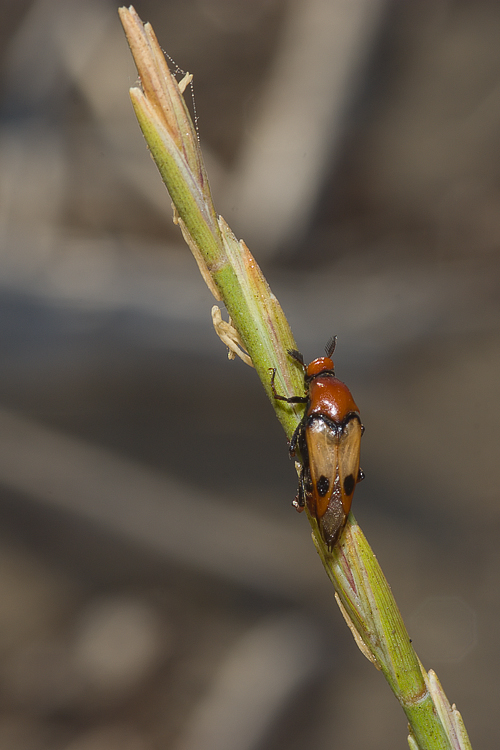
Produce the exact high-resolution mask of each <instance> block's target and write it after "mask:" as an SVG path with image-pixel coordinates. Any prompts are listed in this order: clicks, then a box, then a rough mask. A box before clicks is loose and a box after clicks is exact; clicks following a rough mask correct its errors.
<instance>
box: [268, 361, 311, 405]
mask: <svg viewBox="0 0 500 750" xmlns="http://www.w3.org/2000/svg"><path fill="white" fill-rule="evenodd" d="M269 372H272V375H271V390H272V392H273V396H274V398H276V399H277V400H278V401H286V402H287V404H306V403H307V396H291V397H290V398H287V396H280V394H279V393H278V392H277V391H276V386H275V385H274V379H275V378H276V367H270V368H269Z"/></svg>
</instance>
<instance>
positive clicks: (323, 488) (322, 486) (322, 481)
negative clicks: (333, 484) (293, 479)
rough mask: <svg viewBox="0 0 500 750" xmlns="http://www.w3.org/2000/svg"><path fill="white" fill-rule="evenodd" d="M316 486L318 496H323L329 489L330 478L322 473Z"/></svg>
mask: <svg viewBox="0 0 500 750" xmlns="http://www.w3.org/2000/svg"><path fill="white" fill-rule="evenodd" d="M316 487H317V489H318V494H319V496H320V497H324V496H325V495H326V493H327V492H328V490H329V489H330V480H329V479H328V477H325V475H324V474H322V475H321V476H320V478H319V479H318V482H317V484H316Z"/></svg>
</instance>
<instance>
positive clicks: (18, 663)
mask: <svg viewBox="0 0 500 750" xmlns="http://www.w3.org/2000/svg"><path fill="white" fill-rule="evenodd" d="M117 7H118V6H117V4H116V3H114V2H113V1H112V0H15V1H14V0H4V1H3V3H1V5H0V35H1V44H0V51H1V57H0V66H1V68H0V69H1V98H0V101H1V104H0V241H1V256H0V347H1V349H0V351H1V360H0V361H1V365H0V442H1V445H0V521H1V523H0V695H1V701H0V747H2V748H8V749H9V750H162V749H163V748H169V749H170V748H172V749H173V750H212V749H213V750H254V749H256V750H257V749H258V750H279V749H281V748H287V750H294V749H297V750H298V749H299V748H304V747H307V748H312V747H313V748H317V750H328V749H329V748H343V749H344V748H345V749H346V750H347V748H349V750H358V749H360V748H365V747H367V746H369V747H370V748H371V750H379V749H380V750H382V749H383V750H390V749H391V748H401V747H405V746H406V722H405V718H404V715H403V713H402V711H401V710H400V708H399V706H398V705H397V703H396V701H395V699H394V698H393V696H392V694H391V693H390V690H389V688H388V687H387V685H386V684H385V682H384V680H383V678H382V676H381V675H380V674H379V673H377V672H376V670H375V669H373V667H372V666H371V665H370V664H369V663H368V662H367V661H366V660H365V659H364V658H363V656H362V655H361V654H360V652H359V651H358V649H357V648H356V646H355V644H354V642H353V639H352V636H351V634H350V633H349V631H348V629H347V628H346V626H345V624H344V622H343V620H342V617H341V615H340V612H339V611H338V609H337V606H336V604H335V602H334V599H333V592H332V589H331V587H330V585H329V583H328V580H327V577H326V575H325V573H324V571H323V569H322V567H321V565H320V563H319V561H318V559H317V556H316V553H315V551H314V549H313V545H312V543H311V541H310V532H309V527H308V524H307V520H306V519H305V517H303V516H300V515H298V514H297V513H295V512H294V510H293V509H292V506H291V501H292V499H293V497H294V494H295V488H296V477H295V472H294V468H293V464H292V463H291V462H290V461H289V460H288V455H287V446H286V441H285V438H284V435H283V433H282V431H281V429H280V426H279V424H278V422H277V420H276V419H275V417H274V413H273V410H272V408H271V406H270V404H269V403H268V402H267V400H266V398H265V396H264V393H263V391H262V389H261V387H260V385H259V382H258V381H257V378H256V376H255V374H254V373H253V372H252V371H251V370H250V368H248V367H246V366H245V365H243V363H241V362H240V361H235V362H228V360H227V357H226V352H225V349H224V347H223V346H222V344H221V342H220V341H219V340H218V339H217V337H216V335H215V333H214V332H213V329H212V324H211V319H210V308H211V305H212V303H213V300H212V298H211V296H210V294H209V292H208V290H207V289H206V288H205V286H204V284H203V283H202V281H201V279H200V277H199V274H198V270H197V268H196V265H195V263H194V261H193V259H192V257H191V256H190V253H189V252H188V250H187V248H186V247H184V246H183V243H182V240H181V237H180V233H179V231H178V229H177V228H176V227H174V226H173V224H172V221H171V208H170V199H169V197H168V195H167V193H166V191H165V189H164V187H163V185H162V183H161V180H160V178H159V176H158V174H157V172H156V169H155V167H154V165H153V163H152V161H151V159H150V158H149V156H148V153H147V149H146V146H145V143H144V141H143V138H142V135H141V133H140V131H139V128H138V125H137V123H136V121H135V118H134V115H133V112H132V107H131V105H130V102H129V98H128V88H129V87H130V86H133V85H135V84H136V79H137V76H136V71H135V68H134V66H133V62H132V59H131V56H130V53H129V51H128V47H127V45H126V42H125V38H124V35H123V32H122V30H121V26H120V24H119V21H118V16H117V12H116V11H117ZM136 9H137V11H138V13H139V15H140V16H141V18H142V19H143V20H145V21H146V20H147V21H150V22H151V23H152V24H153V27H154V29H155V31H156V33H157V36H158V38H159V40H160V43H161V45H162V47H163V48H164V49H165V50H166V51H168V53H169V55H170V56H171V57H172V58H173V60H175V62H176V63H177V64H178V65H179V66H181V67H182V68H184V69H186V70H189V71H190V72H192V73H194V76H195V77H194V92H195V102H196V114H197V117H198V126H199V133H200V138H201V142H202V146H203V151H204V154H205V157H206V162H207V169H208V172H209V176H210V179H211V184H212V189H213V194H214V200H215V205H216V208H217V210H218V211H220V213H221V214H222V215H223V216H224V217H225V219H226V220H227V221H228V222H229V224H230V226H231V227H232V229H233V230H234V231H235V233H236V234H237V236H238V237H243V238H244V239H245V240H246V242H247V243H248V245H249V247H250V249H251V250H252V252H253V253H254V255H255V256H256V258H257V260H258V262H259V263H260V264H261V266H262V268H263V271H264V273H265V274H266V276H267V277H268V279H269V281H270V283H271V286H272V288H273V290H274V292H275V293H276V295H277V296H278V298H279V299H280V301H281V303H282V305H283V307H284V310H285V312H286V314H287V315H288V316H289V320H290V323H291V325H292V329H293V331H294V333H295V336H296V340H297V344H298V346H299V348H300V349H301V350H302V351H303V353H304V356H305V358H306V360H307V361H309V360H311V359H312V358H314V357H316V356H319V355H321V353H322V351H323V346H324V344H325V342H326V341H327V340H328V339H329V337H330V336H331V335H332V334H337V335H338V339H339V340H338V347H337V352H336V358H335V362H336V368H337V374H338V375H339V377H340V378H341V379H342V380H345V381H346V382H347V383H348V384H349V386H350V388H351V390H352V392H353V394H354V397H355V399H356V401H357V403H358V405H359V406H360V408H361V412H362V416H363V421H364V424H365V426H366V433H365V436H364V438H363V445H362V466H363V469H364V471H365V473H366V481H365V482H363V484H362V485H360V487H359V488H358V489H357V491H356V498H355V503H354V511H355V515H356V517H357V519H358V521H359V522H360V524H361V526H362V528H363V530H364V531H365V533H366V535H367V537H368V539H369V540H370V542H371V544H372V546H373V549H374V551H375V552H376V554H377V556H378V558H379V560H380V562H381V565H382V567H383V570H384V572H385V573H386V575H387V577H388V579H389V582H390V583H391V585H392V587H393V590H394V593H395V595H396V599H397V601H398V603H399V605H400V608H401V611H402V614H403V617H404V619H405V622H406V624H407V626H408V629H409V632H410V635H411V637H412V639H413V642H414V644H415V647H416V650H417V653H418V654H419V656H420V657H421V659H422V661H423V663H424V665H425V667H426V668H430V667H432V668H434V669H435V670H436V671H437V673H438V675H439V677H440V679H441V681H442V684H443V686H444V689H445V691H446V693H447V695H448V698H449V699H450V701H451V702H456V704H457V706H458V708H459V709H460V711H461V712H462V714H463V717H464V720H465V723H466V726H467V728H468V730H469V733H470V736H471V741H472V743H473V745H474V746H476V747H481V746H483V747H491V746H493V744H494V740H495V737H496V736H497V735H498V728H497V724H498V722H497V703H498V695H497V690H498V687H497V686H498V671H499V669H500V647H499V639H498V619H499V616H500V587H499V583H498V580H499V570H500V566H499V562H500V561H499V557H500V547H499V544H498V534H499V526H500V524H499V520H500V505H499V502H498V501H499V491H498V489H497V481H496V478H497V468H498V464H499V459H498V446H499V437H500V435H499V422H500V398H499V396H500V393H499V382H500V298H499V270H500V256H499V247H500V45H499V44H498V39H499V38H500V5H499V4H498V3H496V2H492V1H491V0H476V2H467V1H466V0H420V2H418V3H409V2H403V0H393V1H391V0H240V1H239V2H237V1H235V0H233V1H232V2H231V0H162V2H159V1H158V0H137V5H136ZM187 99H188V101H189V102H190V106H191V101H190V100H191V94H190V93H189V91H188V94H187Z"/></svg>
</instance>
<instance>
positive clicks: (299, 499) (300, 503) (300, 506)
mask: <svg viewBox="0 0 500 750" xmlns="http://www.w3.org/2000/svg"><path fill="white" fill-rule="evenodd" d="M304 474H305V469H304V467H302V470H301V472H300V478H299V489H298V491H297V494H296V495H295V498H294V500H293V502H292V505H293V507H294V508H295V510H296V511H298V512H299V513H302V511H303V510H304V507H305V504H306V500H305V491H304V481H305V480H304Z"/></svg>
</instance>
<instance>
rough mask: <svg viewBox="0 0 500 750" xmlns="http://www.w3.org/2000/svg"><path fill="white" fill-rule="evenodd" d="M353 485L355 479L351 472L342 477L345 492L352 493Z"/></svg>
mask: <svg viewBox="0 0 500 750" xmlns="http://www.w3.org/2000/svg"><path fill="white" fill-rule="evenodd" d="M355 485H356V480H355V479H354V477H353V475H352V474H349V476H348V477H346V478H345V479H344V492H345V494H346V495H352V493H353V492H354V487H355Z"/></svg>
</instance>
